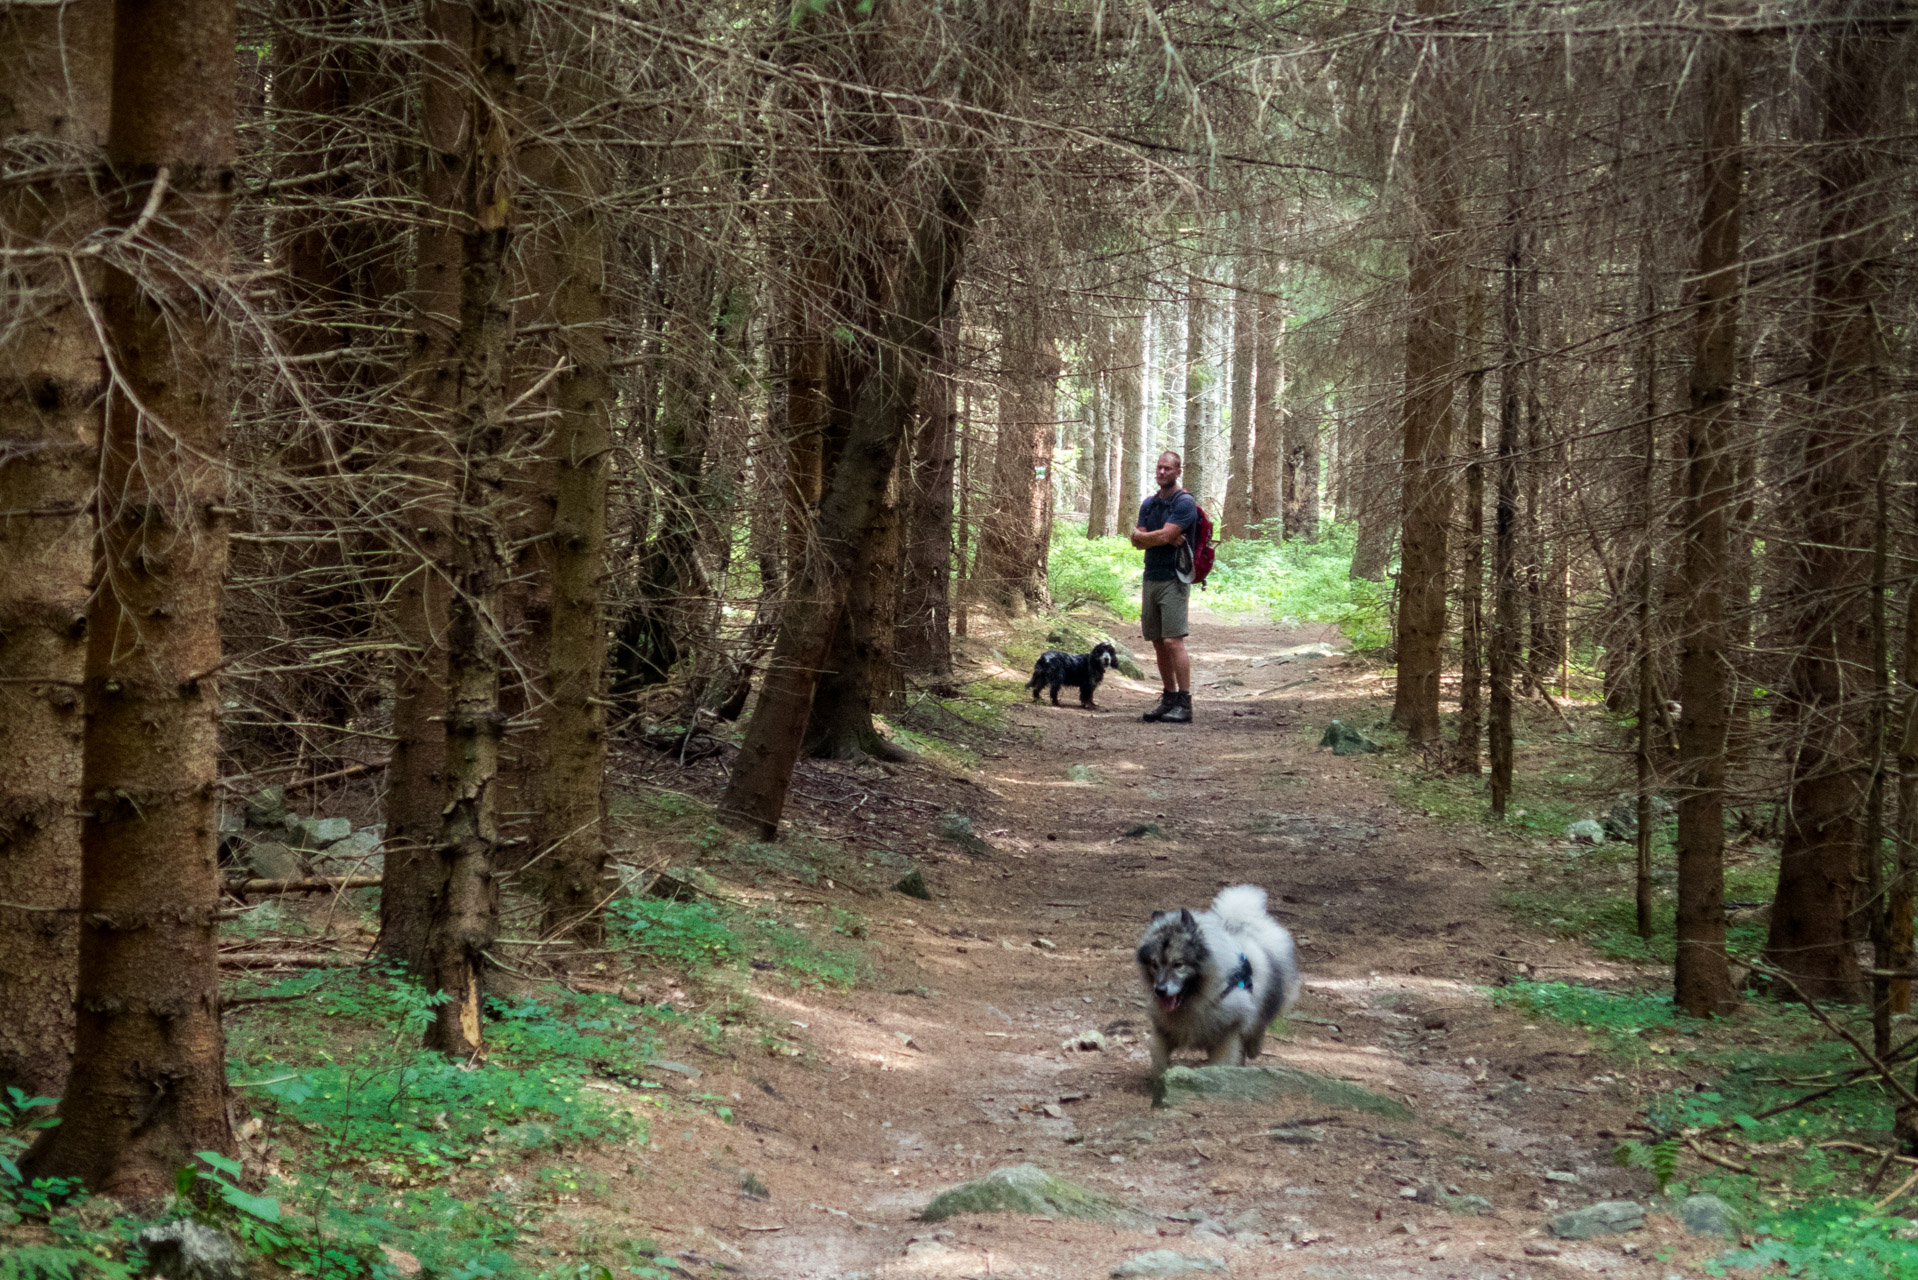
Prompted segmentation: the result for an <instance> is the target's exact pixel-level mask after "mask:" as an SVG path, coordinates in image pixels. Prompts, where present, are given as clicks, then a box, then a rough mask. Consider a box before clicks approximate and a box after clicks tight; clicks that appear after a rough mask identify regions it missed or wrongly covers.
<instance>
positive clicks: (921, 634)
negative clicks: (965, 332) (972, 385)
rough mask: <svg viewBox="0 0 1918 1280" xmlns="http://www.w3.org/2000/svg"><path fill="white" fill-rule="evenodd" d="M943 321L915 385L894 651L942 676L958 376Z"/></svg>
mask: <svg viewBox="0 0 1918 1280" xmlns="http://www.w3.org/2000/svg"><path fill="white" fill-rule="evenodd" d="M957 337H958V335H957V334H956V333H955V332H954V326H953V325H952V324H951V323H950V321H948V322H947V323H946V324H945V325H944V327H943V328H942V329H941V331H940V333H939V334H938V345H937V346H936V347H935V348H934V350H933V352H932V354H931V356H930V357H929V358H928V365H927V368H926V374H925V377H924V378H923V379H922V380H921V381H920V384H919V404H920V413H919V427H918V431H917V433H916V435H915V436H914V439H913V448H912V466H911V467H909V468H907V470H906V473H905V480H906V484H905V491H906V495H907V499H908V507H907V514H906V557H905V559H906V563H905V568H904V571H903V572H902V574H901V576H900V584H899V586H900V590H899V614H898V617H899V632H898V643H897V645H896V655H897V660H898V662H899V665H900V666H901V667H902V668H904V669H905V670H907V671H911V672H914V673H915V674H918V675H921V676H929V677H931V678H932V679H933V680H935V681H943V680H946V679H947V678H949V677H950V676H951V675H952V640H951V635H950V632H949V627H948V624H949V619H950V611H951V587H950V584H951V581H952V544H953V523H952V486H953V465H954V456H955V455H954V445H955V443H956V440H957V434H958V433H957V430H956V423H957V410H958V382H957V379H956V378H955V377H954V375H953V361H952V345H953V343H954V342H955V341H956V340H957Z"/></svg>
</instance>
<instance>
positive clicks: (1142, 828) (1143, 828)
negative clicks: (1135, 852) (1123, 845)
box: [1119, 822, 1166, 840]
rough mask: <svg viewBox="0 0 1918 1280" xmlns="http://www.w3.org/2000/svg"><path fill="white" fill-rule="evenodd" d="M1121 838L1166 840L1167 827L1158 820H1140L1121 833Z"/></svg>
mask: <svg viewBox="0 0 1918 1280" xmlns="http://www.w3.org/2000/svg"><path fill="white" fill-rule="evenodd" d="M1119 838H1120V839H1121V840H1164V839H1165V838H1166V834H1165V828H1164V827H1162V826H1160V825H1159V824H1158V823H1156V822H1139V823H1134V824H1133V825H1132V826H1129V827H1127V828H1126V829H1125V830H1124V831H1123V832H1121V833H1120V835H1119Z"/></svg>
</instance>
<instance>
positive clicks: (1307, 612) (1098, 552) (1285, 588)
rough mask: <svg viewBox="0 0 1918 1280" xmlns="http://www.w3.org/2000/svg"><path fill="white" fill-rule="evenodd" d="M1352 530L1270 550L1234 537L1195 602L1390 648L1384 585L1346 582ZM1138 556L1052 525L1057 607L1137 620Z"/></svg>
mask: <svg viewBox="0 0 1918 1280" xmlns="http://www.w3.org/2000/svg"><path fill="white" fill-rule="evenodd" d="M1356 539H1357V531H1356V530H1355V529H1354V528H1353V527H1352V526H1350V525H1342V524H1335V523H1332V522H1329V521H1328V522H1326V523H1324V524H1322V525H1321V526H1320V537H1319V540H1318V541H1317V542H1301V541H1292V542H1287V543H1285V544H1283V545H1277V544H1274V543H1272V542H1269V541H1266V540H1264V539H1258V538H1234V539H1230V540H1228V541H1226V542H1222V543H1220V544H1219V547H1218V560H1217V562H1216V563H1215V564H1214V565H1213V568H1212V573H1211V576H1210V577H1209V578H1207V579H1206V584H1205V587H1204V588H1203V590H1201V591H1198V592H1195V593H1194V597H1193V598H1194V602H1195V603H1198V604H1203V605H1204V606H1205V607H1206V608H1208V609H1211V610H1213V611H1214V612H1216V613H1224V614H1254V615H1260V616H1264V617H1267V618H1271V619H1273V620H1274V621H1291V622H1330V623H1336V624H1337V625H1338V626H1339V628H1340V629H1341V630H1342V631H1344V633H1345V634H1346V636H1347V637H1348V638H1350V640H1351V641H1352V643H1353V645H1354V647H1356V648H1360V649H1373V648H1379V647H1381V646H1383V645H1385V644H1387V643H1389V642H1390V638H1391V637H1390V629H1389V625H1388V622H1387V615H1388V610H1389V608H1390V605H1391V591H1392V588H1391V584H1390V582H1389V581H1388V582H1367V581H1363V580H1354V579H1353V578H1352V577H1351V576H1350V572H1349V571H1350V569H1351V565H1352V547H1353V543H1354V542H1355V541H1356ZM1144 570H1145V562H1144V553H1143V552H1141V551H1139V550H1138V549H1136V548H1135V547H1133V546H1132V544H1131V542H1130V541H1128V540H1127V539H1125V538H1122V537H1118V538H1088V537H1086V536H1085V526H1084V525H1064V524H1061V525H1058V526H1055V530H1054V534H1053V539H1052V547H1051V556H1050V559H1049V561H1048V580H1049V585H1050V587H1051V590H1052V598H1053V600H1054V601H1055V602H1057V604H1058V606H1059V608H1061V609H1063V610H1071V609H1073V608H1076V607H1077V606H1079V605H1081V604H1086V603H1098V604H1101V605H1103V606H1104V607H1106V608H1108V609H1110V610H1112V611H1113V613H1114V614H1115V615H1117V617H1118V618H1119V619H1121V620H1123V621H1127V622H1131V621H1135V620H1136V619H1137V618H1138V616H1139V588H1140V583H1141V581H1142V577H1143V574H1144Z"/></svg>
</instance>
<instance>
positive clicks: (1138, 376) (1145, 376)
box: [1112, 306, 1152, 536]
mask: <svg viewBox="0 0 1918 1280" xmlns="http://www.w3.org/2000/svg"><path fill="white" fill-rule="evenodd" d="M1120 325H1121V328H1120V330H1119V342H1118V350H1117V351H1116V353H1115V358H1116V359H1117V360H1118V362H1119V366H1120V372H1119V378H1118V381H1117V382H1116V383H1115V384H1114V385H1113V388H1112V416H1113V417H1114V418H1115V419H1117V422H1116V423H1115V424H1114V427H1115V430H1117V431H1118V432H1119V433H1120V435H1121V436H1122V441H1121V443H1120V447H1119V487H1118V490H1117V492H1118V495H1119V499H1118V501H1119V509H1118V510H1117V511H1115V512H1113V517H1114V522H1115V524H1116V525H1117V528H1118V532H1119V534H1120V535H1121V536H1124V535H1127V534H1130V533H1131V532H1132V530H1133V528H1134V527H1135V526H1136V525H1137V522H1138V519H1139V508H1140V507H1141V506H1142V505H1143V504H1144V503H1145V490H1144V484H1145V482H1144V480H1143V478H1142V477H1143V476H1144V474H1145V447H1146V444H1145V442H1146V430H1147V426H1148V424H1149V422H1150V420H1151V414H1152V403H1151V396H1150V395H1148V394H1147V389H1148V388H1149V387H1150V386H1151V385H1152V381H1151V368H1150V366H1151V363H1152V353H1151V351H1150V349H1149V348H1150V345H1151V342H1152V316H1151V308H1150V307H1149V306H1148V307H1146V308H1145V309H1144V310H1142V311H1141V313H1140V314H1139V315H1136V316H1126V317H1125V318H1124V319H1122V320H1121V321H1120Z"/></svg>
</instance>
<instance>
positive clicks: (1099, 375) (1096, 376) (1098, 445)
mask: <svg viewBox="0 0 1918 1280" xmlns="http://www.w3.org/2000/svg"><path fill="white" fill-rule="evenodd" d="M1094 359H1095V360H1096V362H1097V366H1098V367H1096V368H1095V369H1094V370H1093V371H1092V377H1091V379H1090V382H1091V393H1092V394H1091V401H1092V466H1091V470H1090V473H1089V475H1088V481H1089V483H1088V484H1087V487H1086V537H1088V538H1105V537H1110V536H1111V534H1112V478H1111V477H1112V414H1111V412H1110V410H1109V408H1108V402H1109V399H1110V397H1109V395H1108V392H1109V389H1110V388H1111V386H1112V372H1111V370H1110V368H1109V367H1108V366H1110V365H1111V363H1112V342H1111V337H1110V333H1109V332H1101V334H1100V335H1099V340H1098V343H1097V346H1096V347H1095V356H1094Z"/></svg>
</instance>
